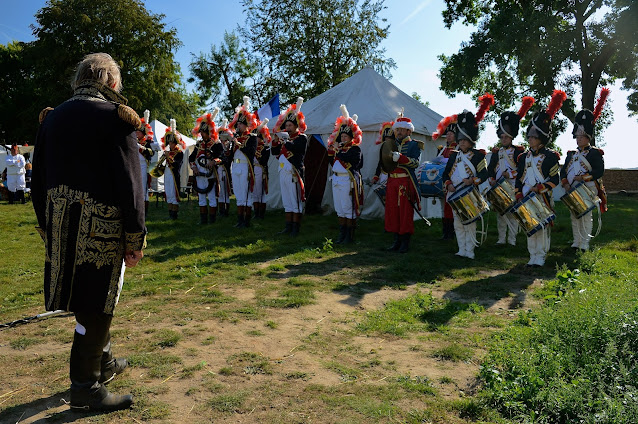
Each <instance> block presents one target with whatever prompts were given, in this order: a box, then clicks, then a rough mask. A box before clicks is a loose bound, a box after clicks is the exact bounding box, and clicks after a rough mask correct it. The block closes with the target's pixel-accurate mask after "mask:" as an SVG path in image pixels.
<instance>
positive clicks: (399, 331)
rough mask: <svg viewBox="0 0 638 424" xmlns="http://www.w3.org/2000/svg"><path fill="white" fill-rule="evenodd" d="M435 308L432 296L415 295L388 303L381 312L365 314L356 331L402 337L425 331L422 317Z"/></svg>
mask: <svg viewBox="0 0 638 424" xmlns="http://www.w3.org/2000/svg"><path fill="white" fill-rule="evenodd" d="M437 307H438V302H437V301H436V300H435V299H434V298H433V297H432V295H430V294H424V293H417V294H415V295H412V296H408V297H406V298H405V299H399V300H393V301H390V302H388V303H386V305H385V308H383V309H382V310H379V311H373V312H368V313H366V315H365V318H364V320H363V321H362V322H360V323H359V324H358V325H357V330H359V331H360V332H362V333H368V332H373V333H388V334H393V335H396V336H403V335H405V334H407V333H408V332H410V331H416V330H418V329H427V327H428V325H427V323H425V322H424V321H423V316H424V314H425V313H427V312H429V311H432V310H433V309H436V308H437Z"/></svg>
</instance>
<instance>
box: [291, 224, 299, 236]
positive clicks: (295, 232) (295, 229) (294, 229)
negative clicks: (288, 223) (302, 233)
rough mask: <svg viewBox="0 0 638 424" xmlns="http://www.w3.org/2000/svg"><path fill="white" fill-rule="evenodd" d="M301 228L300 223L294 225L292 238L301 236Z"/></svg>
mask: <svg viewBox="0 0 638 424" xmlns="http://www.w3.org/2000/svg"><path fill="white" fill-rule="evenodd" d="M299 227H301V224H300V223H299V222H293V223H292V227H290V237H297V236H298V235H299Z"/></svg>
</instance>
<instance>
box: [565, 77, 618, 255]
mask: <svg viewBox="0 0 638 424" xmlns="http://www.w3.org/2000/svg"><path fill="white" fill-rule="evenodd" d="M608 95H609V90H608V89H606V88H603V90H602V91H601V93H600V98H599V99H598V104H597V105H596V108H595V109H594V112H593V113H592V112H591V111H590V110H587V109H583V110H581V111H580V112H578V113H577V114H576V119H575V120H574V130H573V131H572V134H573V136H574V138H575V139H576V144H577V145H578V148H577V149H576V150H570V151H568V152H567V158H565V164H564V165H563V168H562V169H561V173H560V175H561V184H562V185H563V188H564V189H565V192H569V191H570V190H571V189H572V188H573V187H574V186H576V185H577V184H579V183H581V182H582V183H583V184H585V185H586V186H587V187H589V188H590V189H591V190H592V191H593V192H594V193H597V194H599V197H600V198H601V200H602V201H603V203H602V204H601V212H604V211H606V210H607V205H606V198H605V194H604V187H603V185H602V180H601V178H602V176H603V174H604V172H605V160H604V159H603V154H604V152H603V151H602V150H601V149H598V148H596V147H593V146H592V145H591V142H592V140H593V139H594V131H595V125H594V123H595V122H596V119H598V117H599V116H600V113H601V112H602V110H603V106H604V104H605V100H606V99H607V96H608ZM570 215H571V220H572V233H573V235H574V242H573V243H572V247H573V248H574V249H579V250H582V251H585V250H588V249H589V240H590V238H591V236H590V235H591V233H592V228H593V221H592V215H593V211H589V212H587V213H586V214H585V215H584V216H582V217H581V218H580V219H578V218H576V215H574V213H573V212H570Z"/></svg>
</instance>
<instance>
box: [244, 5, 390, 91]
mask: <svg viewBox="0 0 638 424" xmlns="http://www.w3.org/2000/svg"><path fill="white" fill-rule="evenodd" d="M241 3H242V6H243V8H244V13H245V14H246V24H245V25H243V26H242V27H240V28H239V32H240V34H241V36H242V37H243V38H244V39H245V40H246V41H247V44H248V46H250V51H251V53H252V54H253V56H254V57H255V59H256V60H257V61H258V62H259V70H260V75H259V77H258V78H257V80H258V81H259V86H257V85H256V86H255V87H254V88H253V90H254V91H255V92H258V93H261V95H260V96H258V97H259V99H260V100H261V101H262V102H264V101H266V100H268V99H269V98H270V97H272V95H273V94H274V93H277V92H279V93H281V96H282V103H283V101H284V100H286V99H288V100H289V101H290V102H294V101H295V100H296V98H297V96H302V97H304V98H306V99H308V98H312V97H314V96H316V95H318V94H320V93H323V92H324V91H326V90H328V89H329V88H332V87H334V86H335V85H337V84H339V83H340V82H342V81H344V80H345V79H347V78H348V77H350V76H351V75H353V74H354V73H356V72H357V71H359V70H361V69H362V68H363V67H365V66H372V67H373V68H374V69H376V70H377V71H378V72H380V73H382V74H383V75H389V71H390V70H391V69H393V68H395V67H396V65H395V63H394V61H393V60H392V59H388V58H385V49H384V48H383V47H381V46H380V45H381V42H382V41H383V40H384V39H385V38H386V37H387V35H388V29H389V26H384V23H385V19H383V18H380V17H379V14H380V12H381V11H382V10H383V9H384V5H383V3H384V2H383V1H382V0H365V1H363V2H359V1H357V0H300V1H297V0H242V2H241Z"/></svg>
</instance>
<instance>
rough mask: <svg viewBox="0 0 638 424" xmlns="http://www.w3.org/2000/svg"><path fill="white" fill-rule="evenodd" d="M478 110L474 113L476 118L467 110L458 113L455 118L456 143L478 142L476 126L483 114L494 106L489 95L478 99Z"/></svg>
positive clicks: (492, 98) (477, 128)
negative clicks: (464, 141)
mask: <svg viewBox="0 0 638 424" xmlns="http://www.w3.org/2000/svg"><path fill="white" fill-rule="evenodd" d="M479 103H480V106H479V110H478V111H477V112H476V116H475V115H474V114H473V113H472V112H469V111H467V110H464V111H463V112H462V113H459V114H458V116H457V118H456V125H457V128H456V139H457V140H458V141H461V140H468V141H469V142H471V143H472V144H476V141H477V140H478V132H479V127H478V124H479V122H481V121H482V120H483V118H484V117H485V114H486V113H487V111H488V110H490V107H491V106H492V105H493V104H494V96H492V95H491V94H490V93H485V94H484V95H482V96H481V97H479Z"/></svg>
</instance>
